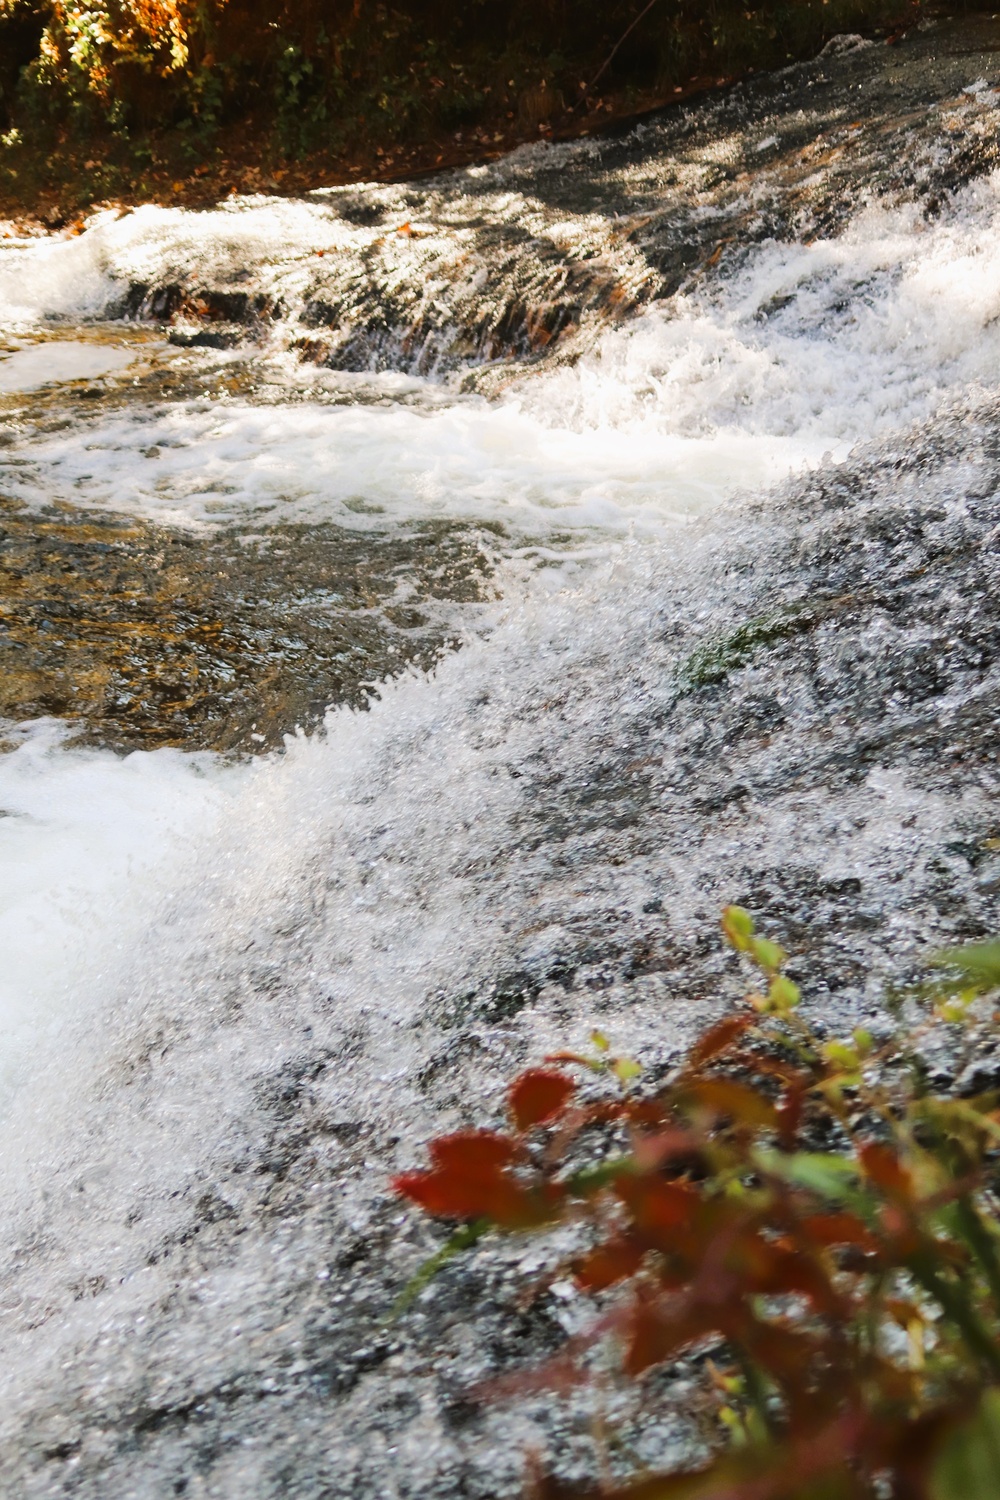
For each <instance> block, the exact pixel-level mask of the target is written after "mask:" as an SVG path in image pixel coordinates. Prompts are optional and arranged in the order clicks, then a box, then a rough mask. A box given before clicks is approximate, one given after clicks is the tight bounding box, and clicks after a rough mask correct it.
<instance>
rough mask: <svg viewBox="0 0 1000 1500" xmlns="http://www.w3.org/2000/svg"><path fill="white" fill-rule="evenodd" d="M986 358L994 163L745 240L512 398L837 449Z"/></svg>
mask: <svg viewBox="0 0 1000 1500" xmlns="http://www.w3.org/2000/svg"><path fill="white" fill-rule="evenodd" d="M998 371H1000V174H994V175H993V176H991V177H989V178H987V179H985V180H983V181H980V182H977V183H974V184H973V185H972V186H970V187H968V188H966V189H965V190H964V191H963V192H962V193H961V194H959V195H958V196H957V198H956V200H955V201H954V203H953V204H952V205H951V206H950V207H949V208H948V210H947V211H946V212H945V213H943V214H942V216H941V217H940V218H938V219H936V220H934V221H932V222H927V221H926V220H925V218H924V217H923V213H922V209H921V207H920V206H919V205H913V206H908V207H906V208H903V209H896V210H887V209H884V208H871V209H869V210H867V211H866V212H864V213H862V214H861V215H860V216H859V217H858V218H857V219H856V220H855V222H854V223H853V224H852V225H851V226H850V228H849V229H848V230H847V232H846V233H845V234H844V235H842V236H841V237H839V238H837V239H827V240H816V241H814V242H813V243H811V244H808V245H800V244H787V245H786V244H769V245H765V246H762V247H760V248H759V249H756V250H753V251H751V252H750V253H749V254H748V255H747V256H746V259H745V263H744V266H743V268H742V269H741V270H740V271H739V272H738V273H737V274H736V275H734V276H733V277H732V278H731V279H726V280H723V281H722V282H721V283H713V284H712V285H710V286H709V285H706V286H704V287H702V288H700V289H697V290H695V291H692V292H689V293H688V294H686V295H684V296H680V297H678V298H677V299H675V301H674V302H673V304H672V305H671V306H670V307H669V308H667V309H656V310H653V311H650V312H649V313H647V314H646V315H645V316H644V317H642V318H639V319H637V320H636V321H635V322H634V323H633V324H632V325H631V326H630V327H628V328H627V329H625V330H623V331H621V332H615V333H612V334H609V335H607V336H606V337H605V338H603V339H602V340H601V341H600V343H599V344H598V346H597V348H596V349H595V351H594V352H593V353H592V354H590V355H589V356H586V357H585V358H583V359H582V360H581V361H580V362H579V364H578V365H576V366H575V368H573V369H567V370H558V371H554V372H552V373H550V374H548V375H547V376H545V377H543V379H541V380H540V381H538V382H537V383H536V384H535V385H534V387H533V388H532V389H531V390H530V392H528V391H527V390H526V392H525V398H524V399H525V404H526V406H527V407H528V408H529V409H530V410H532V411H536V412H538V413H540V414H542V415H543V416H544V415H545V414H546V413H558V417H557V421H558V425H559V426H560V427H565V426H572V427H574V428H576V429H579V430H593V429H594V428H598V429H611V430H614V431H616V432H618V433H626V432H627V433H629V434H633V435H635V436H639V435H640V434H645V433H650V432H655V433H661V434H662V433H671V434H679V435H680V434H682V435H684V436H685V437H687V438H688V439H693V438H695V437H702V438H709V437H711V438H713V439H714V440H715V441H716V442H721V441H722V440H723V439H724V438H725V437H726V436H731V437H735V436H739V437H740V438H741V439H743V440H746V439H749V438H752V437H756V438H764V437H767V438H769V439H771V440H772V442H774V443H775V444H776V445H777V444H779V443H783V442H788V443H789V445H790V452H792V453H794V452H795V451H796V450H798V451H805V450H807V449H808V448H810V447H812V448H813V449H816V448H823V447H824V446H825V447H829V448H830V449H831V450H835V451H838V452H843V451H844V450H845V447H847V446H850V445H851V444H853V443H855V442H858V441H862V440H864V439H866V438H868V437H871V436H874V435H876V434H878V433H880V432H883V431H885V430H887V429H888V428H890V427H893V426H899V425H902V424H904V423H908V422H910V421H914V420H917V419H919V418H921V417H924V416H926V415H928V414H929V413H930V412H932V411H933V410H934V409H935V408H936V407H937V406H938V405H939V404H940V403H941V402H942V401H943V400H944V399H945V398H947V397H948V396H949V395H951V394H952V393H956V392H958V391H961V390H962V389H964V388H966V387H968V386H970V385H974V384H979V385H983V386H989V387H992V386H994V385H995V384H996V381H997V374H998ZM550 420H551V418H550Z"/></svg>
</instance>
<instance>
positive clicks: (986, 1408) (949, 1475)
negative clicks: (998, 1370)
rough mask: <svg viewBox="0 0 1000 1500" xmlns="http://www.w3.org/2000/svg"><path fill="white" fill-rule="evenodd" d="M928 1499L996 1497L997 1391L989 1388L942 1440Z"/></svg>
mask: <svg viewBox="0 0 1000 1500" xmlns="http://www.w3.org/2000/svg"><path fill="white" fill-rule="evenodd" d="M930 1495H931V1500H996V1497H997V1496H998V1495H1000V1390H996V1389H993V1390H989V1391H987V1392H986V1394H985V1395H984V1396H983V1399H982V1400H981V1401H980V1403H979V1409H978V1411H977V1412H976V1415H975V1416H974V1417H973V1419H972V1421H971V1422H965V1423H963V1424H962V1426H961V1427H959V1428H957V1429H956V1430H955V1431H954V1432H952V1433H951V1435H950V1436H949V1437H948V1439H947V1440H946V1442H945V1445H944V1448H943V1449H942V1451H941V1453H940V1455H939V1456H938V1460H937V1463H936V1464H935V1466H934V1471H933V1474H932V1476H931V1484H930Z"/></svg>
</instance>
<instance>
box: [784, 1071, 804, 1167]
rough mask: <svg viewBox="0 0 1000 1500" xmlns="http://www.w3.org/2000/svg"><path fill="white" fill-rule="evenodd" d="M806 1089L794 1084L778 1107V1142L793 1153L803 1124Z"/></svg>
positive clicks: (802, 1085)
mask: <svg viewBox="0 0 1000 1500" xmlns="http://www.w3.org/2000/svg"><path fill="white" fill-rule="evenodd" d="M805 1098H806V1087H805V1085H804V1084H801V1083H795V1084H793V1085H792V1086H791V1087H790V1088H789V1090H788V1092H787V1093H786V1094H785V1097H784V1098H783V1099H782V1101H781V1103H780V1104H779V1105H778V1140H779V1141H780V1143H781V1146H782V1148H783V1150H785V1151H791V1150H792V1148H793V1146H794V1145H795V1139H796V1136H797V1135H798V1133H799V1126H800V1124H801V1123H802V1109H803V1105H804V1104H805Z"/></svg>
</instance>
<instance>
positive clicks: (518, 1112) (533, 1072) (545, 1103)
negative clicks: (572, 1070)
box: [507, 1068, 576, 1130]
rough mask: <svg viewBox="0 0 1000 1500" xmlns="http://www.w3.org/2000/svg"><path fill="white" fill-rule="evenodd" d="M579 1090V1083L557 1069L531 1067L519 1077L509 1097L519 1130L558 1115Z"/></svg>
mask: <svg viewBox="0 0 1000 1500" xmlns="http://www.w3.org/2000/svg"><path fill="white" fill-rule="evenodd" d="M575 1093H576V1084H575V1083H574V1082H573V1080H572V1078H570V1077H568V1075H567V1074H565V1073H558V1072H556V1070H555V1069H554V1068H529V1069H528V1070H527V1072H525V1073H522V1074H521V1076H520V1077H519V1078H515V1080H514V1082H513V1083H512V1084H511V1086H510V1092H509V1094H508V1096H507V1098H508V1102H509V1104H510V1111H511V1114H512V1115H513V1116H514V1122H515V1124H516V1125H517V1128H518V1130H530V1129H531V1127H532V1126H533V1125H543V1124H544V1123H545V1121H546V1120H551V1119H553V1118H554V1116H555V1115H558V1114H559V1113H560V1112H561V1111H562V1110H563V1109H564V1108H565V1107H566V1104H567V1102H568V1101H569V1100H570V1099H571V1098H572V1097H573V1095H574V1094H575Z"/></svg>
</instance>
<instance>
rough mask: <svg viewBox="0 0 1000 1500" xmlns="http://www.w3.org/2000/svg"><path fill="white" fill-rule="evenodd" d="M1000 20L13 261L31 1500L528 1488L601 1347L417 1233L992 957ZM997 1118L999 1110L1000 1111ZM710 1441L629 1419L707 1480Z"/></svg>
mask: <svg viewBox="0 0 1000 1500" xmlns="http://www.w3.org/2000/svg"><path fill="white" fill-rule="evenodd" d="M998 127H1000V23H998V22H995V21H990V20H986V19H980V20H975V19H973V20H969V21H966V22H963V23H962V24H961V25H959V24H957V23H947V24H945V23H940V24H937V25H934V26H931V27H929V28H927V29H924V30H920V31H917V32H914V33H911V34H910V35H909V36H907V37H906V38H904V39H903V40H902V41H901V42H900V43H899V44H898V45H895V46H892V47H888V46H881V45H880V46H875V45H872V44H867V43H862V42H861V41H860V39H857V38H853V39H852V38H847V39H838V41H837V42H836V43H835V44H833V45H832V46H831V47H830V48H829V49H827V51H826V53H825V54H824V55H823V56H822V57H820V58H818V59H817V60H815V61H814V62H813V63H809V64H803V65H799V66H796V67H793V68H789V69H786V70H784V71H783V72H782V73H781V74H778V75H775V76H772V77H767V78H760V79H757V80H751V81H750V82H748V83H746V84H744V85H741V86H738V87H736V88H733V89H732V90H729V91H726V92H725V93H720V94H719V95H718V96H715V97H711V98H708V99H706V100H704V101H701V102H694V103H688V104H686V105H683V106H680V105H679V106H678V107H677V108H676V109H675V110H672V111H664V112H662V113H661V114H659V115H656V116H652V117H650V118H648V119H647V120H645V121H643V122H642V123H640V124H639V125H638V126H637V127H636V128H635V129H633V130H632V131H631V132H629V133H623V134H619V135H615V136H611V137H607V138H600V139H598V138H594V139H590V140H583V141H579V142H576V143H573V144H571V145H559V146H551V145H548V144H541V145H539V146H532V147H530V148H522V149H521V150H519V151H517V152H515V153H514V154H513V155H512V156H511V157H509V158H506V159H504V160H502V161H500V162H496V163H493V164H491V165H489V166H483V167H475V168H469V169H465V170H463V171H461V172H457V173H450V174H442V175H440V176H438V177H436V178H434V179H431V180H428V181H427V182H417V183H408V184H397V185H393V186H373V187H370V188H365V187H359V188H349V189H347V188H345V189H336V190H323V191H322V192H318V193H315V194H312V195H309V196H308V197H307V198H304V199H302V200H282V199H276V198H275V199H269V198H259V197H258V198H247V199H232V200H229V201H228V202H226V203H225V204H221V205H219V207H218V208H217V209H215V210H212V211H209V212H187V211H181V210H168V209H163V208H158V207H155V206H152V205H145V206H143V205H139V206H136V208H135V209H134V210H132V211H131V212H129V213H118V212H104V213H101V214H98V215H96V216H95V217H94V218H93V219H92V220H90V221H89V222H88V223H87V224H86V225H85V226H84V228H83V232H82V233H80V234H66V235H50V236H40V237H38V238H35V239H20V240H19V239H17V238H16V237H13V236H11V237H8V238H7V239H0V738H2V746H0V749H2V752H3V753H2V754H0V892H2V897H3V899H2V902H0V937H2V940H3V946H4V954H5V964H4V966H3V970H2V973H0V1172H2V1175H3V1183H4V1205H5V1211H4V1215H3V1224H2V1229H0V1344H2V1348H3V1351H4V1355H5V1359H4V1363H3V1369H4V1373H3V1375H2V1377H0V1381H2V1396H0V1487H2V1488H3V1491H4V1493H5V1494H10V1495H11V1496H14V1495H17V1496H18V1497H24V1500H36V1497H38V1500H41V1497H48V1496H60V1497H61V1496H74V1497H80V1500H126V1497H128V1500H161V1497H168V1496H180V1495H183V1496H187V1497H196V1496H197V1497H203V1496H204V1497H208V1496H218V1497H223V1500H230V1497H232V1500H236V1497H239V1500H244V1497H249V1496H253V1497H254V1500H269V1497H274V1500H278V1497H286V1496H295V1497H296V1500H298V1497H303V1500H321V1497H322V1500H335V1497H337V1500H340V1497H343V1500H347V1497H351V1500H358V1497H366V1496H369V1495H370V1496H373V1497H374V1496H378V1497H379V1500H381V1497H385V1496H392V1497H413V1500H418V1497H420V1500H430V1497H434V1500H443V1497H451V1496H454V1497H459V1496H462V1497H482V1500H486V1497H487V1496H489V1497H497V1496H504V1495H511V1496H513V1495H516V1494H518V1493H519V1492H520V1488H521V1484H522V1479H523V1474H524V1462H525V1453H526V1452H527V1451H528V1449H529V1448H533V1449H535V1450H537V1451H540V1452H542V1453H544V1454H545V1455H546V1459H547V1462H550V1463H551V1464H552V1465H553V1466H554V1467H555V1468H556V1469H557V1470H558V1472H559V1473H560V1474H562V1475H563V1476H564V1477H565V1478H575V1479H586V1478H588V1477H593V1475H594V1472H595V1462H596V1459H595V1454H594V1451H593V1443H592V1439H591V1422H592V1416H593V1411H592V1406H591V1404H590V1402H591V1399H592V1398H591V1397H590V1396H588V1395H587V1394H586V1393H579V1394H578V1395H576V1396H574V1398H573V1399H572V1400H571V1401H567V1402H566V1403H564V1404H559V1405H556V1404H553V1403H552V1402H551V1401H550V1400H548V1399H546V1400H540V1399H539V1398H537V1397H527V1396H526V1397H525V1398H524V1399H522V1400H520V1401H518V1402H515V1403H499V1402H490V1401H485V1402H484V1401H480V1400H478V1399H474V1397H473V1395H472V1393H473V1392H474V1391H475V1389H476V1388H477V1387H479V1386H481V1385H482V1383H483V1381H484V1380H485V1379H488V1378H490V1377H492V1376H494V1375H496V1374H497V1373H499V1372H502V1371H505V1370H508V1369H509V1368H511V1367H512V1366H515V1365H517V1364H519V1363H522V1362H524V1361H526V1360H530V1359H531V1358H532V1357H539V1356H541V1355H543V1354H544V1353H545V1351H546V1350H547V1349H548V1348H550V1347H551V1345H552V1341H553V1338H554V1337H555V1336H556V1334H558V1333H560V1332H561V1331H562V1330H565V1329H567V1328H575V1327H579V1326H581V1325H582V1323H584V1322H585V1320H586V1317H587V1315H588V1310H587V1307H586V1305H585V1303H584V1299H582V1298H580V1297H579V1296H574V1294H573V1291H572V1288H568V1287H567V1285H566V1284H565V1283H557V1284H556V1285H555V1286H553V1287H551V1288H550V1289H548V1290H546V1291H544V1292H543V1293H541V1294H540V1295H539V1296H538V1297H537V1298H536V1299H535V1301H534V1302H533V1303H532V1305H531V1306H530V1307H525V1306H523V1305H522V1304H521V1303H520V1302H519V1301H518V1295H517V1288H518V1285H519V1283H520V1282H522V1281H523V1279H524V1276H525V1274H526V1273H527V1272H530V1271H532V1270H535V1269H541V1267H542V1264H543V1260H544V1253H543V1250H542V1248H541V1247H537V1248H536V1247H531V1248H528V1249H526V1248H525V1246H524V1245H518V1246H515V1247H510V1246H507V1245H493V1244H490V1243H484V1244H483V1245H481V1246H479V1247H478V1248H477V1249H476V1251H475V1252H474V1253H473V1254H471V1255H469V1256H468V1257H466V1258H464V1259H459V1260H456V1261H455V1262H454V1263H452V1264H451V1265H450V1266H449V1268H448V1270H447V1272H446V1273H444V1274H443V1275H442V1276H441V1277H440V1278H439V1279H438V1280H437V1281H436V1282H435V1283H434V1284H432V1285H431V1286H430V1287H429V1288H428V1289H427V1290H426V1291H425V1292H424V1293H423V1294H422V1295H421V1297H420V1298H419V1299H418V1301H417V1302H416V1304H415V1305H414V1307H413V1308H412V1309H411V1310H410V1311H409V1312H407V1314H406V1315H405V1316H404V1317H403V1318H401V1319H398V1320H396V1321H393V1320H392V1319H391V1318H390V1316H389V1314H390V1311H391V1309H392V1306H393V1304H394V1301H395V1299H396V1297H397V1296H398V1294H399V1292H400V1290H401V1289H402V1287H403V1286H404V1285H405V1284H406V1282H407V1279H408V1277H409V1276H410V1275H411V1274H412V1273H413V1271H414V1270H415V1269H416V1267H417V1266H418V1265H419V1264H420V1263H421V1261H422V1259H423V1258H424V1257H425V1256H426V1255H428V1254H429V1253H430V1252H431V1251H432V1250H433V1249H434V1248H435V1247H436V1246H437V1245H438V1244H439V1243H440V1240H441V1238H442V1237H443V1234H439V1233H438V1232H437V1231H435V1230H434V1228H433V1227H431V1226H428V1225H427V1224H426V1223H424V1222H418V1221H416V1220H415V1218H414V1217H413V1216H412V1215H411V1214H410V1213H409V1212H408V1211H407V1210H406V1209H405V1208H404V1207H403V1205H402V1204H401V1203H400V1202H399V1201H398V1200H396V1199H394V1198H393V1196H392V1195H391V1193H390V1192H389V1191H388V1187H387V1183H388V1180H389V1177H390V1176H391V1174H392V1173H393V1172H394V1171H397V1170H399V1169H400V1168H402V1167H405V1166H410V1165H412V1164H413V1163H415V1162H417V1161H419V1160H420V1154H421V1150H422V1148H423V1145H424V1143H425V1142H426V1141H427V1139H428V1138H429V1137H430V1136H431V1135H433V1134H438V1133H441V1132H443V1131H445V1130H448V1129H451V1128H455V1127H457V1126H459V1125H461V1124H468V1123H472V1122H481V1123H488V1122H490V1121H491V1120H493V1119H495V1118H498V1117H499V1114H500V1112H501V1110H502V1104H503V1086H504V1082H505V1080H506V1079H507V1078H509V1076H510V1075H511V1073H512V1072H513V1071H514V1070H515V1069H516V1068H517V1067H518V1066H519V1065H522V1064H523V1063H525V1062H527V1061H529V1060H537V1059H538V1058H539V1057H540V1056H541V1055H543V1054H544V1053H545V1052H546V1051H549V1050H552V1049H553V1048H555V1047H561V1046H568V1045H572V1046H578V1045H580V1044H581V1043H582V1042H583V1041H584V1040H585V1038H586V1036H587V1035H588V1033H589V1031H590V1030H591V1028H592V1027H593V1026H594V1025H599V1026H600V1027H601V1028H602V1030H604V1031H605V1032H607V1033H608V1034H609V1035H610V1036H612V1037H613V1039H614V1042H615V1044H616V1046H619V1047H621V1048H622V1049H624V1050H631V1051H634V1052H635V1053H636V1054H637V1055H639V1056H640V1057H641V1058H642V1059H643V1060H644V1062H646V1063H647V1064H648V1065H649V1066H650V1067H652V1068H654V1069H655V1068H664V1067H667V1066H669V1065H670V1063H671V1061H672V1060H673V1059H675V1058H676V1057H677V1055H678V1053H679V1051H680V1050H681V1049H682V1048H683V1046H684V1043H685V1041H686V1040H687V1039H688V1038H689V1037H690V1035H691V1032H692V1029H693V1028H694V1027H696V1026H698V1025H700V1024H701V1023H703V1022H704V1021H705V1020H706V1019H707V1018H710V1017H712V1016H714V1015H717V1014H718V1013H719V1012H720V1011H722V1010H724V1008H725V1007H726V1005H727V1004H729V1003H731V1001H732V999H733V997H734V996H735V995H736V994H738V993H739V983H740V980H739V973H738V969H737V966H736V965H735V963H734V961H732V960H731V958H730V957H727V956H726V955H725V954H724V953H723V951H722V947H721V942H720V939H719V935H718V913H719V910H720V908H721V906H722V905H723V904H724V903H726V902H728V901H738V902H741V903H742V904H744V905H746V906H748V907H750V908H751V909H752V910H753V911H754V913H755V915H756V916H757V917H758V919H759V921H760V924H761V926H762V927H763V929H764V930H766V931H767V932H768V934H769V935H771V936H773V937H775V938H777V939H779V940H780V941H782V942H783V943H784V944H785V945H786V946H787V947H788V949H789V951H790V953H791V955H792V961H791V964H790V968H789V972H790V974H792V976H793V977H794V978H795V979H796V980H797V981H798V982H799V983H800V984H801V985H802V986H803V989H804V991H805V993H806V996H807V1003H808V1004H809V1005H810V1006H811V1007H812V1009H813V1014H814V1015H815V1017H816V1018H817V1020H818V1021H820V1022H821V1023H822V1024H825V1025H828V1026H830V1027H832V1028H836V1027H839V1026H841V1025H845V1026H846V1025H848V1024H852V1023H856V1022H857V1021H859V1020H862V1019H863V1020H865V1021H866V1022H868V1023H869V1024H871V1025H872V1026H873V1027H875V1028H876V1029H877V1028H878V1025H879V1021H880V1007H881V1005H882V1001H883V997H884V993H885V990H886V987H887V986H889V985H892V984H896V983H899V982H902V981H905V980H906V979H908V978H911V977H912V976H913V975H914V974H915V973H917V972H918V969H919V964H920V960H921V955H923V954H925V953H926V952H927V951H928V950H930V949H933V948H934V947H938V946H941V945H942V944H944V943H949V942H952V941H955V940H962V939H966V938H976V937H980V936H984V935H986V934H990V933H995V932H996V930H997V920H998V897H1000V855H998V850H1000V807H998V801H997V781H998V764H997V745H998V738H997V708H998V693H997V690H998V683H1000V671H998V652H997V647H998V642H1000V576H998V575H1000V376H998V372H1000V170H998V168H1000V163H998V160H997V140H998V138H1000V137H998ZM998 1072H1000V1063H998ZM688 1374H689V1372H687V1371H685V1369H684V1368H683V1367H680V1366H679V1367H678V1368H677V1369H676V1370H674V1371H672V1372H669V1375H668V1377H666V1378H667V1379H668V1381H671V1382H673V1385H672V1386H671V1389H672V1390H675V1392H676V1400H675V1401H674V1402H673V1403H672V1404H671V1403H668V1405H667V1408H666V1409H667V1410H668V1411H669V1412H671V1413H672V1415H671V1416H670V1417H669V1418H667V1419H661V1420H660V1421H659V1422H658V1423H655V1424H652V1423H645V1424H642V1423H639V1422H638V1421H637V1419H636V1414H635V1413H634V1412H629V1411H625V1410H622V1411H621V1412H617V1411H612V1412H610V1414H609V1413H605V1415H606V1416H608V1417H609V1419H610V1420H611V1421H612V1423H617V1424H618V1430H619V1432H620V1436H621V1442H622V1444H623V1447H624V1448H628V1447H629V1445H631V1451H632V1454H633V1457H635V1458H637V1459H638V1460H639V1461H640V1462H642V1463H647V1464H650V1465H658V1464H663V1463H667V1462H672V1461H674V1460H675V1459H676V1458H677V1457H678V1456H679V1455H681V1454H684V1453H688V1452H693V1451H695V1449H696V1446H697V1441H698V1434H697V1430H696V1424H695V1425H694V1426H692V1423H691V1422H690V1421H689V1420H688V1416H687V1408H686V1405H685V1396H686V1393H688V1392H689V1390H690V1381H689V1379H688Z"/></svg>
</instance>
